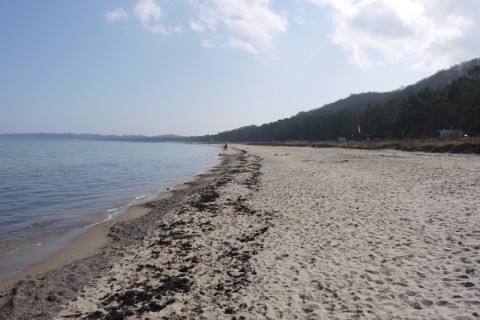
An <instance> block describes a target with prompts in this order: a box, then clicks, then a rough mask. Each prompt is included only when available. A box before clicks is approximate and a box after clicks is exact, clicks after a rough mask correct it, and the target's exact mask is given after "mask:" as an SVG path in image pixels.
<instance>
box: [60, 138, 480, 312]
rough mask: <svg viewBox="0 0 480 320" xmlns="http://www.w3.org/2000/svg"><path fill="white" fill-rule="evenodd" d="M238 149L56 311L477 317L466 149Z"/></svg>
mask: <svg viewBox="0 0 480 320" xmlns="http://www.w3.org/2000/svg"><path fill="white" fill-rule="evenodd" d="M239 148H240V149H245V150H247V153H246V154H244V155H243V156H242V157H240V158H239V159H237V160H236V163H235V164H234V166H233V167H232V168H231V169H230V170H229V171H228V172H226V173H225V174H224V175H223V176H222V178H221V179H219V180H217V181H216V182H215V183H214V184H213V185H212V187H211V188H210V189H208V188H207V189H205V190H204V191H203V192H201V193H200V194H196V195H194V196H191V197H190V198H187V199H185V201H184V205H182V206H180V207H178V208H176V209H175V210H172V211H171V212H170V213H169V214H168V215H167V217H166V218H165V219H163V220H161V221H158V222H157V224H156V226H155V228H154V229H153V230H151V231H149V232H148V233H147V234H146V235H145V236H144V237H143V239H142V240H141V241H138V242H135V243H132V244H131V245H130V246H126V247H122V248H116V249H115V248H114V249H115V250H116V252H117V254H121V255H123V258H122V259H121V261H119V262H116V263H115V264H114V265H113V267H112V269H110V270H109V271H108V273H105V274H104V275H103V276H102V277H100V278H98V279H96V280H95V281H93V282H92V283H91V284H90V285H88V286H87V287H85V288H84V289H83V291H82V292H81V294H80V295H79V296H78V297H77V299H75V301H71V302H70V303H69V304H68V306H66V307H65V308H64V310H63V311H62V312H61V313H60V315H59V316H58V318H59V319H65V318H71V317H87V316H90V317H92V318H93V317H95V316H98V317H107V316H111V317H114V316H121V317H131V318H150V319H158V318H166V319H193V318H195V319H202V318H203V319H263V318H265V319H356V318H358V319H476V318H478V317H479V313H480V196H479V191H480V158H479V157H478V156H470V155H443V154H428V153H405V152H399V151H389V150H386V151H361V150H346V149H311V148H292V147H288V148H285V147H257V146H239Z"/></svg>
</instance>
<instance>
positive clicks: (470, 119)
mask: <svg viewBox="0 0 480 320" xmlns="http://www.w3.org/2000/svg"><path fill="white" fill-rule="evenodd" d="M396 96H400V97H396V98H391V99H388V100H387V101H386V102H384V103H376V104H373V103H371V102H364V103H363V104H357V105H354V106H351V107H349V108H346V109H343V110H340V111H337V112H324V111H322V108H320V109H316V110H312V111H309V112H300V113H299V114H297V115H295V116H293V117H291V118H287V119H282V120H278V121H275V122H272V123H268V124H264V125H261V126H255V125H252V126H247V127H242V128H239V129H235V130H231V131H226V132H221V133H218V134H215V135H207V136H202V137H197V138H196V139H195V140H197V141H203V142H217V141H232V142H268V141H286V140H308V141H322V140H336V139H338V138H346V139H349V140H350V139H354V140H363V139H367V138H369V139H377V138H383V139H399V138H432V137H437V136H438V132H437V131H438V130H441V129H458V130H463V131H464V132H465V133H467V134H468V135H469V136H479V135H480V66H479V65H476V66H474V67H473V68H471V69H469V70H468V72H467V73H466V74H465V75H464V76H462V77H459V78H457V79H455V80H453V82H451V83H450V84H449V85H447V86H445V87H443V88H442V89H438V90H433V89H431V88H430V87H426V88H423V89H421V90H420V91H419V92H417V93H415V94H408V95H407V96H401V95H396Z"/></svg>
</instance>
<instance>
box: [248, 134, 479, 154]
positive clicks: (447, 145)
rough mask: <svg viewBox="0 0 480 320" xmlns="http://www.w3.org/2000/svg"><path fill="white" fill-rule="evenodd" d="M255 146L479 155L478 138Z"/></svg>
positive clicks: (290, 143)
mask: <svg viewBox="0 0 480 320" xmlns="http://www.w3.org/2000/svg"><path fill="white" fill-rule="evenodd" d="M250 144H255V145H276V146H304V147H313V148H353V149H372V150H378V149H394V150H402V151H424V152H436V153H466V154H480V138H469V139H452V140H440V139H405V140H381V139H377V140H374V141H316V142H312V141H283V142H258V143H250Z"/></svg>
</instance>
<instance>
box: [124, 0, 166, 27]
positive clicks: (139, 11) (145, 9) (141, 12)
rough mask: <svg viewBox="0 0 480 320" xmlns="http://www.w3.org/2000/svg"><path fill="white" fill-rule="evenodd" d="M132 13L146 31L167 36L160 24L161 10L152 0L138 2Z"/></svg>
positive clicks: (139, 0)
mask: <svg viewBox="0 0 480 320" xmlns="http://www.w3.org/2000/svg"><path fill="white" fill-rule="evenodd" d="M133 12H134V14H135V16H137V18H139V19H140V21H141V22H142V24H143V26H144V27H145V28H146V29H147V30H148V31H150V32H153V33H159V34H164V35H167V34H169V32H168V31H167V30H166V28H165V27H164V26H163V24H162V23H161V22H160V20H161V18H162V9H161V8H160V6H159V5H157V4H156V3H155V1H154V0H138V2H137V4H136V5H135V8H134V10H133Z"/></svg>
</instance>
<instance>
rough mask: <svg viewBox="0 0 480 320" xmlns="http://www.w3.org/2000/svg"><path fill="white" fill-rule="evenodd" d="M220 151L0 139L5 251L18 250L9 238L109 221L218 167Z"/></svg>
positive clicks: (0, 228)
mask: <svg viewBox="0 0 480 320" xmlns="http://www.w3.org/2000/svg"><path fill="white" fill-rule="evenodd" d="M217 155H218V149H217V148H213V147H206V146H198V145H186V144H166V143H139V142H110V141H81V140H42V139H31V138H30V139H27V138H7V137H0V255H2V252H1V251H2V250H4V251H5V250H9V252H14V251H15V250H12V248H11V245H6V243H8V244H12V243H16V242H18V243H22V241H24V240H25V239H29V238H32V237H39V236H42V235H45V234H52V233H61V232H65V231H68V230H73V229H79V228H83V227H85V226H89V225H93V224H95V223H98V222H101V221H104V220H107V219H110V218H112V217H113V216H115V215H117V214H119V213H121V212H122V211H124V209H125V208H127V207H128V206H131V205H133V204H136V203H139V202H141V201H146V200H148V199H150V198H153V197H155V196H156V195H158V193H159V192H161V191H164V190H165V189H166V188H167V187H172V186H174V185H175V184H177V183H180V182H182V181H186V180H188V179H190V178H191V177H192V176H193V175H196V174H199V173H201V172H204V171H206V170H207V169H209V168H211V167H213V166H214V165H215V164H216V162H217ZM5 255H6V253H5V252H3V256H5ZM1 263H2V262H1V261H0V264H1ZM0 272H1V266H0ZM0 280H1V274H0Z"/></svg>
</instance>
